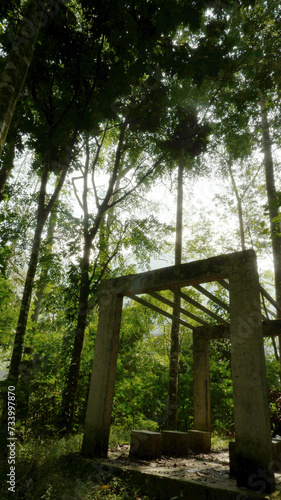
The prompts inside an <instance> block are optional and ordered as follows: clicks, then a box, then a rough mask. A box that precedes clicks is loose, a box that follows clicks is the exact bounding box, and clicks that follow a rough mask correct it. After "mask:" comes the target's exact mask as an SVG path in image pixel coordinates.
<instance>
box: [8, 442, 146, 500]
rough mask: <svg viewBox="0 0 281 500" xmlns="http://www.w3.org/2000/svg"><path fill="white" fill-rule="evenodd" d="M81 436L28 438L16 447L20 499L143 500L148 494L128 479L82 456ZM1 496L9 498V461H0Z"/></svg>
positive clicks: (17, 490) (15, 494)
mask: <svg viewBox="0 0 281 500" xmlns="http://www.w3.org/2000/svg"><path fill="white" fill-rule="evenodd" d="M81 443H82V435H81V434H80V435H75V436H71V437H70V438H67V439H66V438H63V439H58V438H55V439H45V440H40V439H38V440H35V439H33V438H31V437H29V438H28V439H27V440H26V442H24V443H20V444H17V448H16V457H17V458H16V460H17V462H16V471H17V472H16V477H17V485H16V492H15V493H14V494H13V498H15V499H16V500H20V499H22V498H25V499H26V500H38V499H42V500H43V499H44V500H58V499H60V498H66V497H67V498H68V497H69V498H75V499H77V500H93V499H99V498H106V499H112V500H137V499H138V498H139V497H140V495H141V498H142V499H143V500H146V499H147V500H148V498H151V497H150V496H149V497H147V496H146V494H145V492H143V491H141V490H140V488H138V487H136V486H135V485H134V484H133V483H132V481H130V480H129V479H121V478H119V477H118V476H116V473H115V472H114V470H113V469H111V468H110V467H109V468H107V467H104V466H103V465H102V464H100V463H98V462H93V461H92V460H87V459H83V458H82V457H80V456H79V451H80V448H81ZM0 462H1V468H0V471H1V472H0V479H1V486H0V494H1V498H6V496H7V482H6V477H7V476H6V473H7V468H6V458H4V459H3V460H2V459H0Z"/></svg>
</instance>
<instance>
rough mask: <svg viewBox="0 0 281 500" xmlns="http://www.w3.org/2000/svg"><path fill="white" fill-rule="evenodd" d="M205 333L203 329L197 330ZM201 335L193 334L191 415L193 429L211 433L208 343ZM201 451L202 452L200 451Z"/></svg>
mask: <svg viewBox="0 0 281 500" xmlns="http://www.w3.org/2000/svg"><path fill="white" fill-rule="evenodd" d="M198 330H200V331H202V330H203V333H204V331H205V329H204V327H202V328H200V329H198ZM203 333H202V334H201V335H200V334H199V332H196V333H194V334H193V414H194V429H196V430H198V431H205V432H211V393H210V368H209V342H208V340H206V339H205V337H204V335H203ZM202 451H203V450H202Z"/></svg>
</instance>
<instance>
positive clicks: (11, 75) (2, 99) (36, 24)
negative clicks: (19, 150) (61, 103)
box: [0, 0, 46, 157]
mask: <svg viewBox="0 0 281 500" xmlns="http://www.w3.org/2000/svg"><path fill="white" fill-rule="evenodd" d="M45 3H46V2H45V1H44V0H43V1H41V0H40V1H38V0H28V1H27V2H26V5H25V9H24V12H23V19H22V22H21V27H20V31H19V34H18V35H15V36H14V37H13V39H12V40H11V41H12V49H11V52H10V54H9V55H8V57H7V61H6V65H5V67H4V69H3V71H2V74H1V76H0V157H1V156H2V151H3V147H4V144H5V141H6V137H7V133H8V130H9V127H10V124H11V121H12V117H13V114H14V110H15V106H16V103H17V100H18V98H19V95H20V92H21V90H22V87H23V85H24V82H25V79H26V75H27V72H28V68H29V66H30V63H31V60H32V56H33V51H34V46H35V42H36V39H37V36H38V33H39V30H40V26H41V22H42V17H43V11H44V5H45Z"/></svg>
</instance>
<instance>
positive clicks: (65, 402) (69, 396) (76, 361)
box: [61, 122, 127, 433]
mask: <svg viewBox="0 0 281 500" xmlns="http://www.w3.org/2000/svg"><path fill="white" fill-rule="evenodd" d="M126 127H127V123H126V122H125V123H124V124H122V125H121V127H120V136H119V142H118V147H117V151H116V156H115V162H114V167H113V173H112V175H111V178H110V181H109V184H108V189H107V193H106V195H105V197H104V200H103V202H102V203H101V204H99V202H98V203H97V207H98V211H97V215H96V217H95V220H94V223H93V224H92V227H91V228H90V223H89V220H90V218H89V210H88V199H87V197H88V173H89V162H90V149H89V140H88V139H87V140H86V164H85V170H84V175H83V177H84V187H83V199H82V203H80V204H81V208H82V209H83V212H84V250H83V259H82V264H81V280H80V294H79V306H78V320H77V327H76V330H75V339H74V346H73V352H72V357H71V362H70V367H69V371H68V375H67V379H66V387H65V391H64V393H63V397H62V406H61V408H62V419H61V421H62V424H63V425H64V428H65V430H66V432H68V433H69V432H71V431H72V427H73V418H74V404H75V397H76V391H77V386H78V376H79V369H80V362H81V355H82V348H83V343H84V336H85V328H86V322H87V313H88V299H89V293H90V277H89V267H90V251H91V245H92V242H93V240H94V239H95V237H96V235H97V233H98V230H99V228H100V225H101V224H102V221H103V219H104V215H105V213H106V211H107V210H108V208H109V203H110V199H111V198H112V194H113V192H114V189H115V186H116V182H117V179H118V171H119V167H120V162H121V158H122V154H123V142H124V137H125V131H126Z"/></svg>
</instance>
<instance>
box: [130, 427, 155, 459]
mask: <svg viewBox="0 0 281 500" xmlns="http://www.w3.org/2000/svg"><path fill="white" fill-rule="evenodd" d="M161 452H162V434H161V432H151V431H131V442H130V452H129V456H130V457H131V458H144V459H152V458H159V457H161Z"/></svg>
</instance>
